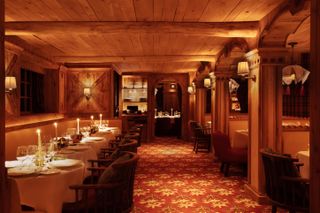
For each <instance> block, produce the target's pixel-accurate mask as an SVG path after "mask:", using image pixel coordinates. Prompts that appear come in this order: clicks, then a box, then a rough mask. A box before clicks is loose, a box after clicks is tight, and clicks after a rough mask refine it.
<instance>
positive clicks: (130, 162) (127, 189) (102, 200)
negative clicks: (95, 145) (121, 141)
mask: <svg viewBox="0 0 320 213" xmlns="http://www.w3.org/2000/svg"><path fill="white" fill-rule="evenodd" d="M138 159H139V157H138V155H137V154H136V153H133V152H122V155H121V156H120V157H119V158H118V159H117V160H115V161H114V162H113V163H112V164H111V165H110V166H109V169H110V168H112V176H113V177H110V175H109V177H108V178H109V180H110V182H109V183H111V184H112V183H120V184H121V187H119V188H117V189H116V191H113V192H111V195H110V191H106V190H105V191H104V190H103V189H102V190H101V191H100V192H99V193H97V194H98V196H97V199H98V202H97V205H98V209H99V210H101V211H105V210H106V209H109V208H110V200H113V204H111V206H112V208H113V209H114V210H115V212H123V211H126V210H130V209H131V208H132V206H133V188H134V177H135V170H136V167H137V162H138ZM105 171H107V169H106V170H105ZM102 176H103V174H102ZM107 183H108V182H107ZM105 204H107V206H105Z"/></svg>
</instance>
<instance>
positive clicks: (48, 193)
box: [6, 159, 85, 213]
mask: <svg viewBox="0 0 320 213" xmlns="http://www.w3.org/2000/svg"><path fill="white" fill-rule="evenodd" d="M6 163H7V165H8V163H9V164H10V162H6ZM31 169H32V170H31ZM28 170H29V171H30V172H26V171H28ZM84 170H85V165H84V163H83V162H82V161H80V160H72V159H64V160H57V161H53V162H52V165H50V168H46V169H41V170H39V169H33V167H29V168H28V167H21V168H20V167H19V166H18V167H12V168H9V169H8V175H9V177H12V178H14V179H15V181H16V183H17V186H18V191H19V195H20V202H21V204H24V205H28V206H31V207H33V208H35V209H37V210H41V211H44V212H47V213H60V212H61V211H62V205H63V203H64V202H74V201H75V192H74V191H73V190H71V189H69V186H71V185H76V184H81V183H82V181H83V179H84Z"/></svg>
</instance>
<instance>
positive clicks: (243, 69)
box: [238, 61, 249, 76]
mask: <svg viewBox="0 0 320 213" xmlns="http://www.w3.org/2000/svg"><path fill="white" fill-rule="evenodd" d="M238 75H241V76H247V75H249V63H248V62H247V61H241V62H239V63H238Z"/></svg>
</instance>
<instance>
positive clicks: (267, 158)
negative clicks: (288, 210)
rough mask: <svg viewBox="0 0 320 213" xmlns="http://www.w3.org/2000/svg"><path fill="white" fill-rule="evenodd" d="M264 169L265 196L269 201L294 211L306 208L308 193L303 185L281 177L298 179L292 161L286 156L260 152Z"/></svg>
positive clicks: (296, 170) (298, 175) (297, 172)
mask: <svg viewBox="0 0 320 213" xmlns="http://www.w3.org/2000/svg"><path fill="white" fill-rule="evenodd" d="M260 153H261V156H262V162H263V167H264V174H265V181H266V194H267V195H268V197H269V198H270V199H271V201H273V202H276V203H280V204H283V205H284V206H287V207H292V208H294V209H297V208H298V209H300V208H302V209H303V208H307V206H308V192H307V191H305V190H306V188H304V186H303V183H298V182H292V181H286V179H284V178H283V177H292V178H299V177H300V173H299V171H298V169H297V167H296V165H294V159H292V158H291V157H290V156H287V155H281V154H279V153H272V152H269V151H260ZM302 209H300V210H302Z"/></svg>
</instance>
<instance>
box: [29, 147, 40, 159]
mask: <svg viewBox="0 0 320 213" xmlns="http://www.w3.org/2000/svg"><path fill="white" fill-rule="evenodd" d="M37 150H38V146H37V145H29V146H28V147H27V155H28V159H29V161H30V162H32V159H33V158H34V156H35V154H36V153H37Z"/></svg>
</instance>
